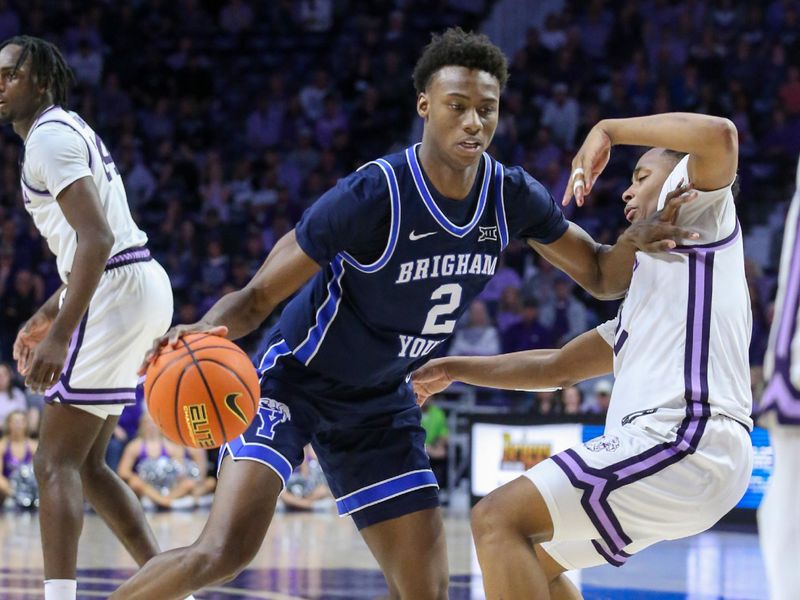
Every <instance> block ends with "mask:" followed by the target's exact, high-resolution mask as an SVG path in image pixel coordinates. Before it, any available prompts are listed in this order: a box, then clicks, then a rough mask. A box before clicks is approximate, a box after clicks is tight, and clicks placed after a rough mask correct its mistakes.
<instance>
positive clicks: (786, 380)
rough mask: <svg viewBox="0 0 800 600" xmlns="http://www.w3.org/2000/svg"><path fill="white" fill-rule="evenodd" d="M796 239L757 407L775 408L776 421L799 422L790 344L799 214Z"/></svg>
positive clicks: (798, 287) (798, 269) (799, 262)
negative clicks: (768, 372)
mask: <svg viewBox="0 0 800 600" xmlns="http://www.w3.org/2000/svg"><path fill="white" fill-rule="evenodd" d="M795 230H796V231H795V239H794V247H793V248H792V255H791V258H790V259H789V277H788V279H787V282H786V291H785V292H784V294H783V307H782V308H781V318H780V323H779V324H778V334H777V336H776V339H775V348H774V349H773V351H774V360H775V367H774V371H773V373H772V377H770V380H769V383H768V384H767V387H766V389H765V390H764V394H763V395H762V399H761V406H760V407H759V410H758V412H759V414H764V413H766V412H768V411H770V410H774V411H775V416H776V417H777V419H778V422H779V423H782V424H785V425H800V390H798V389H797V388H796V387H795V386H794V385H793V384H792V378H791V373H790V370H791V364H792V361H791V356H792V353H791V345H792V338H793V337H794V334H795V332H796V331H797V309H798V306H797V304H798V301H799V300H800V213H798V221H797V222H796V223H795Z"/></svg>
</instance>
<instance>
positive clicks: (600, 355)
mask: <svg viewBox="0 0 800 600" xmlns="http://www.w3.org/2000/svg"><path fill="white" fill-rule="evenodd" d="M613 370H614V353H613V351H612V349H611V346H609V345H608V344H607V343H606V342H605V340H603V338H602V337H600V334H599V333H597V331H596V330H594V329H593V330H591V331H587V332H586V333H584V334H582V335H579V336H578V337H576V338H575V339H574V340H572V341H570V342H569V343H568V344H567V345H565V346H564V347H563V348H561V349H558V350H555V349H552V350H550V349H548V350H526V351H524V352H512V353H510V354H498V355H496V356H447V357H445V358H437V359H434V360H432V361H430V362H429V363H427V364H426V365H424V366H423V367H421V368H419V369H418V370H417V371H415V372H414V374H413V375H412V377H411V379H412V383H413V385H414V392H415V393H416V394H417V404H423V403H424V402H425V400H427V399H428V398H429V397H430V396H432V395H434V394H438V393H439V392H441V391H442V390H444V389H446V388H447V387H448V386H449V385H450V384H451V383H453V382H454V381H462V382H464V383H469V384H471V385H477V386H482V387H492V388H498V389H504V390H536V389H546V388H565V387H569V386H570V385H572V384H574V383H576V382H578V381H583V380H584V379H590V378H592V377H598V376H600V375H605V374H606V373H610V372H611V371H613Z"/></svg>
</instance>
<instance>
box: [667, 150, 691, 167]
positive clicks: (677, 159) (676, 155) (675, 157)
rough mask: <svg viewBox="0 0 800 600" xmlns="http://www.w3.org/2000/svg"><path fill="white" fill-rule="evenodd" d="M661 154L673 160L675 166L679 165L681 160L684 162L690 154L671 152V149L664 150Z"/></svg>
mask: <svg viewBox="0 0 800 600" xmlns="http://www.w3.org/2000/svg"><path fill="white" fill-rule="evenodd" d="M661 154H662V155H663V156H666V157H668V158H671V159H672V160H673V161H675V164H676V165H677V164H678V163H679V162H680V161H681V160H683V157H684V156H686V155H687V154H688V152H679V151H678V150H670V149H669V148H664V150H663V151H662V152H661Z"/></svg>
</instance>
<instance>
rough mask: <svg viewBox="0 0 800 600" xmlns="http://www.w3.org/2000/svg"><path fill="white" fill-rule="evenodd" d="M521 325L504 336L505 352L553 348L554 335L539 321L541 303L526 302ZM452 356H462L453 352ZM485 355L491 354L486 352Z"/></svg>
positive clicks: (536, 301)
mask: <svg viewBox="0 0 800 600" xmlns="http://www.w3.org/2000/svg"><path fill="white" fill-rule="evenodd" d="M520 317H521V318H520V321H519V323H516V324H515V325H512V326H511V327H509V328H508V330H507V331H506V333H505V334H504V335H503V352H504V353H506V352H519V351H521V350H533V349H535V348H552V347H553V335H552V332H551V331H550V330H549V329H547V327H545V326H544V325H542V323H541V322H540V320H539V301H538V300H535V299H533V298H529V299H527V300H525V302H524V303H523V305H522V313H521V315H520ZM450 353H451V354H453V355H455V354H462V353H461V352H455V351H451V352H450ZM485 354H491V352H486V353H485Z"/></svg>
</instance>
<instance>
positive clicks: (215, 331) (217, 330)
mask: <svg viewBox="0 0 800 600" xmlns="http://www.w3.org/2000/svg"><path fill="white" fill-rule="evenodd" d="M205 333H209V334H211V335H218V336H219V337H226V336H227V335H228V328H227V327H225V325H217V326H216V327H212V328H211V329H209V330H208V331H206V332H205Z"/></svg>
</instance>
